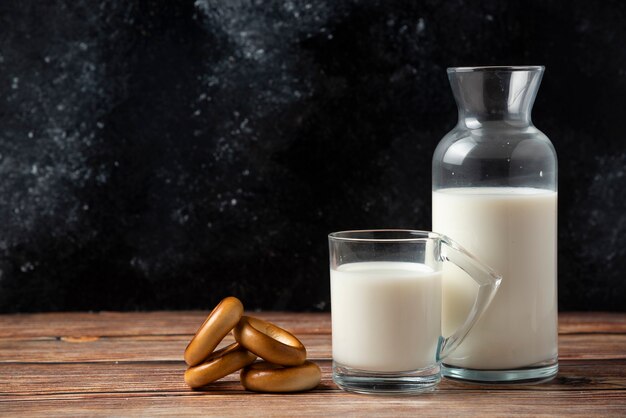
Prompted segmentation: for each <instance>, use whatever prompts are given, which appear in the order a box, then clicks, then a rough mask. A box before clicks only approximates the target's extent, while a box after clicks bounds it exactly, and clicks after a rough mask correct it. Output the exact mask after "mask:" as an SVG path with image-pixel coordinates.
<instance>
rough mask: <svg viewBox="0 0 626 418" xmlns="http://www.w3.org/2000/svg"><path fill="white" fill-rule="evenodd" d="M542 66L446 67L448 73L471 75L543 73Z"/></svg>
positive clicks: (543, 68)
mask: <svg viewBox="0 0 626 418" xmlns="http://www.w3.org/2000/svg"><path fill="white" fill-rule="evenodd" d="M545 68H546V67H544V66H543V65H484V66H478V67H448V69H447V71H448V73H473V72H481V71H485V72H486V71H543V70H545Z"/></svg>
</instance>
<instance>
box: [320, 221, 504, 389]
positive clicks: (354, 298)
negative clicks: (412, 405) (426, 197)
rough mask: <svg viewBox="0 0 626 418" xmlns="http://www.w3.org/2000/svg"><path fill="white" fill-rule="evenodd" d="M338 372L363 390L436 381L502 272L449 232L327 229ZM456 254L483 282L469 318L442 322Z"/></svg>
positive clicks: (342, 380)
mask: <svg viewBox="0 0 626 418" xmlns="http://www.w3.org/2000/svg"><path fill="white" fill-rule="evenodd" d="M328 241H329V250H330V284H331V313H332V352H333V380H334V381H335V383H336V384H337V385H338V386H339V387H340V388H341V389H344V390H347V391H351V392H359V393H376V394H410V393H420V392H423V391H426V390H429V389H433V388H434V387H435V386H436V385H437V384H438V383H439V381H440V380H441V373H440V362H441V360H442V359H444V358H445V357H446V356H447V355H449V354H450V353H451V352H452V351H453V350H454V349H455V348H456V347H457V346H458V345H459V343H461V341H463V339H464V338H465V336H466V335H467V333H468V332H469V331H470V329H471V328H472V326H473V325H474V324H475V323H476V321H477V320H478V319H479V318H480V316H481V315H482V314H483V312H484V311H485V310H486V309H487V307H488V306H489V304H490V302H491V300H492V299H493V297H494V295H495V293H496V290H497V289H498V286H499V285H500V281H501V277H500V276H499V275H498V274H496V273H495V272H494V271H493V270H491V269H490V268H489V267H488V266H486V265H485V264H483V263H482V262H481V261H479V260H478V259H476V258H475V257H474V256H473V255H471V254H469V253H468V252H467V251H466V250H464V249H463V248H462V247H461V246H459V245H458V244H456V243H455V242H454V241H452V240H451V239H449V238H448V237H446V236H444V235H440V234H436V233H433V232H427V231H413V230H363V231H343V232H334V233H332V234H330V235H329V236H328ZM447 262H450V263H452V264H454V265H456V266H457V267H459V268H460V269H462V270H463V271H465V272H466V273H467V274H468V275H469V276H470V277H471V278H472V279H473V280H474V281H475V282H476V284H477V285H478V290H477V291H476V292H473V294H474V295H475V300H474V303H473V306H472V309H471V310H470V312H469V314H468V315H467V317H466V318H465V320H464V321H463V323H462V325H461V326H460V327H459V328H458V329H457V330H455V331H454V332H453V333H452V334H451V335H449V336H447V337H446V336H442V330H441V309H442V307H441V288H442V283H441V282H442V274H441V271H442V267H443V264H444V263H447Z"/></svg>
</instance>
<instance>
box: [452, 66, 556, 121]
mask: <svg viewBox="0 0 626 418" xmlns="http://www.w3.org/2000/svg"><path fill="white" fill-rule="evenodd" d="M543 70H544V67H542V66H526V67H456V68H448V78H449V80H450V85H451V86H452V92H453V93H454V99H455V100H456V103H457V106H458V109H459V125H461V126H463V127H465V128H468V129H480V128H483V127H486V126H488V125H491V126H498V125H502V126H507V127H520V128H523V127H527V126H530V125H532V121H531V117H530V114H531V110H532V106H533V103H534V102H535V97H536V95H537V90H538V89H539V84H540V83H541V77H542V75H543Z"/></svg>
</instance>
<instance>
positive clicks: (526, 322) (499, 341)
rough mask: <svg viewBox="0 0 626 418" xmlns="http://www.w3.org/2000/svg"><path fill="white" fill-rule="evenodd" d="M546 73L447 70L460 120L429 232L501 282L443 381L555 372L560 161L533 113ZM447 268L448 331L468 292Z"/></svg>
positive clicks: (440, 158)
mask: <svg viewBox="0 0 626 418" xmlns="http://www.w3.org/2000/svg"><path fill="white" fill-rule="evenodd" d="M543 72H544V67H542V66H524V67H459V68H449V69H448V77H449V80H450V84H451V86H452V91H453V93H454V98H455V100H456V102H457V105H458V111H459V119H458V123H457V125H456V126H455V128H454V129H452V131H450V132H449V133H448V134H447V135H446V136H445V137H444V138H443V139H442V140H441V142H439V145H438V146H437V149H436V150H435V154H434V156H433V189H432V190H433V196H432V198H433V210H432V213H433V231H436V232H439V233H442V234H445V235H447V236H449V237H451V238H452V239H454V240H456V241H457V242H459V243H460V244H461V245H463V246H465V247H466V249H467V250H468V251H470V252H472V253H474V254H476V255H477V256H478V257H480V258H481V259H482V260H484V261H485V262H486V263H487V264H488V265H490V267H492V268H493V269H494V270H496V271H498V272H500V273H501V274H502V276H503V279H502V284H501V286H500V290H499V291H498V294H497V295H496V296H495V298H494V300H493V302H492V304H491V306H490V307H489V309H488V310H487V311H486V312H485V314H484V315H483V317H482V318H481V319H480V320H479V322H478V323H477V324H476V326H475V327H474V329H473V330H472V332H471V333H470V334H469V335H468V336H467V338H466V339H465V340H464V341H463V343H461V345H460V346H459V347H458V348H457V349H456V351H455V352H453V353H452V354H451V355H450V356H449V357H448V358H447V359H446V360H445V361H444V365H443V369H442V370H443V374H444V376H447V377H451V378H456V379H461V380H473V381H483V382H513V381H527V382H537V381H543V380H547V379H550V378H552V377H554V376H555V375H556V373H557V371H558V360H557V352H558V350H557V322H558V318H557V252H556V250H557V160H556V153H555V151H554V147H553V146H552V143H551V142H550V140H549V139H548V138H547V137H546V136H545V135H544V134H543V133H542V132H541V131H539V130H538V129H537V128H535V126H534V125H533V124H532V121H531V118H530V113H531V108H532V105H533V102H534V100H535V96H536V93H537V90H538V88H539V83H540V82H541V77H542V75H543ZM448 264H449V263H448ZM443 274H444V280H443V313H442V321H443V324H442V325H443V330H444V335H447V334H446V332H448V333H450V332H452V331H453V330H454V329H456V328H457V327H458V326H459V325H460V324H459V322H460V321H462V320H463V318H465V315H466V314H467V310H469V309H470V307H471V302H472V301H473V297H474V296H473V295H474V289H473V288H472V286H473V285H472V283H471V281H470V280H469V279H468V278H467V276H466V274H465V273H464V272H462V271H461V270H459V269H458V268H456V267H452V266H449V265H448V266H446V269H445V270H444V272H443Z"/></svg>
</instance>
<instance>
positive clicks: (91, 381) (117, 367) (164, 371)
mask: <svg viewBox="0 0 626 418" xmlns="http://www.w3.org/2000/svg"><path fill="white" fill-rule="evenodd" d="M316 364H318V365H319V366H320V368H321V369H322V378H323V379H322V380H323V382H324V383H323V384H322V385H321V386H320V387H319V388H318V392H322V391H328V390H338V389H337V387H336V386H335V385H334V384H333V383H332V379H331V361H330V360H318V361H316ZM603 366H606V363H605V362H603V361H590V362H580V361H567V360H566V361H562V362H561V364H560V371H559V375H558V377H557V378H556V379H555V380H553V381H551V382H548V383H545V384H542V385H498V386H494V385H477V384H468V383H461V382H454V381H450V380H444V381H442V382H441V384H440V385H439V387H438V390H439V391H458V390H470V389H471V390H477V389H480V388H482V389H485V390H487V391H500V390H527V391H545V390H552V391H570V390H594V389H595V390H600V389H602V390H610V389H613V390H618V389H619V390H626V360H617V361H613V362H611V367H603ZM184 371H185V365H184V364H183V363H182V362H143V363H140V362H138V363H60V364H52V363H35V364H28V363H5V364H0V387H1V388H3V389H2V394H1V395H0V401H2V400H7V399H20V398H21V399H32V400H37V399H39V398H40V396H41V395H55V396H60V395H68V394H71V395H73V396H77V395H78V394H84V395H85V397H86V398H88V397H89V396H90V394H93V393H146V392H162V393H177V394H179V395H189V396H191V395H194V394H195V393H197V392H196V391H192V390H190V389H189V388H188V387H187V386H186V385H185V383H184V382H183V377H182V376H183V372H184ZM59 376H63V379H62V380H60V379H59ZM224 391H243V388H242V387H241V385H240V383H239V374H238V373H233V374H231V375H229V376H227V377H226V378H224V379H223V380H220V381H218V382H216V383H215V384H212V385H209V386H207V387H205V388H204V389H203V392H206V393H220V392H224Z"/></svg>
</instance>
